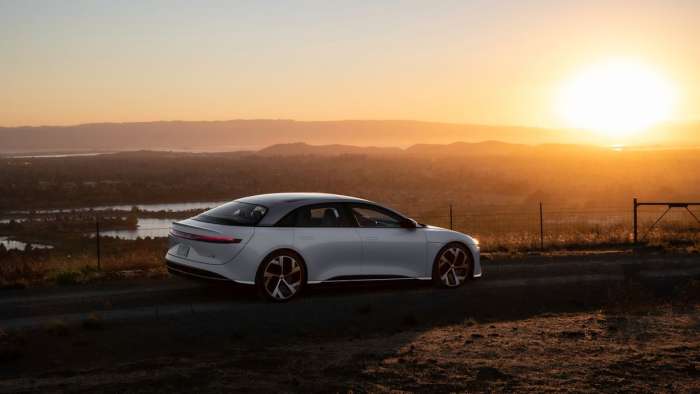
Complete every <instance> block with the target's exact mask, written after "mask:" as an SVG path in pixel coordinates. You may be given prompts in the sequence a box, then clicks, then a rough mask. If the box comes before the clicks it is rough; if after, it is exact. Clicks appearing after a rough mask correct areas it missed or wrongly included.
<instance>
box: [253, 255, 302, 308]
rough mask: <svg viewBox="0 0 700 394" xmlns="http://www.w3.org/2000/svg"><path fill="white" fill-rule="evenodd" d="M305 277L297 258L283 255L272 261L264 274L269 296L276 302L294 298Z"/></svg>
mask: <svg viewBox="0 0 700 394" xmlns="http://www.w3.org/2000/svg"><path fill="white" fill-rule="evenodd" d="M302 278H303V275H302V271H301V265H300V264H299V262H298V261H297V259H296V258H294V257H292V256H288V255H281V256H277V257H275V258H273V259H272V260H270V261H269V262H268V263H267V265H266V266H265V272H264V273H263V280H264V287H265V291H266V292H267V294H268V295H269V296H270V297H272V298H274V299H276V300H287V299H289V298H292V297H294V295H295V294H296V293H297V292H298V291H299V288H300V287H301V281H302Z"/></svg>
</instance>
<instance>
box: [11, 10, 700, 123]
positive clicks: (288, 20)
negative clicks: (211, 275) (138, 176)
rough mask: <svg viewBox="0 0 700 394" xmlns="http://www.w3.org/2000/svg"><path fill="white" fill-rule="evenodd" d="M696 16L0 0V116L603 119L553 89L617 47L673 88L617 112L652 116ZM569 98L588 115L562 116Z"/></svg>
mask: <svg viewBox="0 0 700 394" xmlns="http://www.w3.org/2000/svg"><path fill="white" fill-rule="evenodd" d="M584 3H585V5H584ZM698 21H700V2H698V1H620V2H607V1H606V2H603V1H601V2H595V1H586V2H569V1H497V2H495V1H465V0H463V1H438V2H429V1H344V2H343V1H274V2H272V1H270V2H266V1H249V2H248V1H238V2H233V1H217V2H215V1H208V2H204V1H202V2H190V1H132V2H119V4H117V2H107V1H45V2H41V1H29V0H28V1H8V0H0V54H1V55H0V56H1V58H0V125H2V126H16V125H41V124H51V125H54V124H76V123H86V122H102V121H117V122H126V121H150V120H174V119H180V120H214V119H236V118H287V119H297V120H331V119H416V120H432V121H445V122H459V123H486V124H509V125H528V126H544V127H579V126H580V127H586V126H587V125H589V124H591V125H592V126H591V127H598V126H599V125H598V123H600V122H598V123H596V122H597V121H598V120H599V119H598V117H600V115H588V113H587V112H585V111H583V110H581V109H580V108H579V107H577V106H581V105H585V104H581V102H582V100H584V101H585V100H588V101H589V102H590V101H593V102H596V101H598V100H597V96H598V95H599V94H600V93H599V92H597V91H594V92H593V93H592V94H589V96H588V97H582V95H585V94H588V93H580V92H579V91H576V90H575V88H571V89H570V90H571V91H573V92H574V93H571V94H572V95H573V96H574V97H573V99H562V98H561V97H562V95H566V94H569V93H567V92H568V91H566V89H569V88H567V86H569V87H570V86H572V84H576V83H578V82H575V81H577V79H576V78H579V79H580V78H584V77H581V75H584V76H585V75H588V74H586V73H587V72H588V71H586V70H591V69H592V68H593V69H595V67H597V66H596V65H597V64H607V63H606V62H617V61H622V62H627V63H626V64H633V65H636V66H639V67H641V68H643V70H644V71H643V72H642V74H644V73H646V74H644V75H647V74H648V75H652V77H649V78H646V77H643V78H642V82H641V84H642V85H644V86H646V85H645V84H646V83H647V81H648V84H649V85H650V86H657V85H659V84H661V85H663V87H662V88H661V90H662V91H663V92H662V93H658V92H659V89H656V90H653V89H652V90H651V92H652V93H651V94H647V93H646V91H645V90H643V89H642V90H640V91H639V92H637V93H635V95H636V96H637V97H644V96H655V97H656V96H658V95H664V94H667V93H668V96H669V97H670V98H669V99H668V100H667V101H668V102H666V101H664V102H657V101H658V99H657V98H654V99H653V100H652V101H649V102H645V103H643V104H640V105H642V106H641V107H631V108H629V111H631V112H632V113H634V112H635V111H638V112H639V111H642V109H643V108H645V107H644V105H647V106H651V107H654V108H657V107H659V106H664V108H666V107H668V108H666V109H665V110H664V111H662V112H663V113H660V114H659V116H658V118H659V119H656V118H654V119H652V120H650V122H651V121H659V120H663V121H672V122H688V121H695V120H698V119H700V72H699V71H698V70H700V45H698V38H700V23H698ZM620 59H622V60H620ZM636 66H633V67H632V68H634V67H636ZM629 69H630V68H629V67H628V68H625V67H623V68H622V69H621V70H622V73H623V74H625V73H627V70H629ZM593 73H595V71H593ZM589 74H590V72H589ZM612 75H613V78H614V75H615V74H612ZM644 78H646V79H644ZM583 80H584V81H588V79H585V78H584V79H583ZM598 80H599V82H597V83H599V84H600V83H601V82H600V78H599V79H598ZM602 80H603V81H605V77H603V79H602ZM572 81H574V82H572ZM659 81H661V82H659ZM585 83H587V82H584V84H585ZM603 84H604V82H603ZM630 84H632V85H636V84H637V80H636V79H632V80H631V82H630ZM654 84H656V85H654ZM593 85H594V87H595V83H593ZM587 86H588V85H587ZM579 90H580V89H579ZM562 92H564V93H562ZM602 95H603V96H605V94H602ZM611 97H617V96H611ZM621 97H622V99H623V100H624V99H626V96H625V95H624V94H623V95H622V96H621ZM567 100H569V101H567ZM655 100H657V101H655ZM570 102H573V103H574V104H569V103H570ZM562 103H564V104H562ZM562 105H565V106H566V105H569V108H564V110H562V109H561V108H560V107H561V106H562ZM572 106H573V109H572V108H571V107H572ZM567 110H572V111H574V112H575V113H573V115H572V114H569V115H571V116H570V118H576V116H579V117H581V116H584V117H585V116H589V117H590V116H593V117H594V118H595V119H593V120H592V121H591V122H587V119H584V120H583V121H581V120H579V121H578V122H579V123H576V121H573V123H571V122H568V121H567V118H566V116H564V115H562V111H563V112H566V111H567ZM569 112H571V111H569ZM645 112H646V111H645ZM569 120H570V119H569ZM588 120H590V119H588ZM623 120H625V119H623ZM567 122H568V123H567ZM609 124H613V125H616V123H614V122H612V121H608V122H607V123H604V124H603V126H601V127H607V126H608V125H609ZM634 126H635V127H636V125H634ZM611 127H612V126H611Z"/></svg>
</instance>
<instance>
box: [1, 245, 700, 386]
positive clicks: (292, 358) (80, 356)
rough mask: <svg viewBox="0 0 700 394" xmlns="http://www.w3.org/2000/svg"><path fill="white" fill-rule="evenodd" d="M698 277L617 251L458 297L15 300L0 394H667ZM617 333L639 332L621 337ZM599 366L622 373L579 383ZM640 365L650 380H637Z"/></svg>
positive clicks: (690, 366) (9, 312)
mask: <svg viewBox="0 0 700 394" xmlns="http://www.w3.org/2000/svg"><path fill="white" fill-rule="evenodd" d="M699 277H700V258H699V257H698V256H676V257H672V258H669V257H668V256H635V255H619V254H613V255H609V256H607V255H606V256H601V255H597V256H592V257H591V256H587V257H582V256H578V257H563V258H548V259H542V258H531V259H526V260H525V261H508V262H503V263H501V262H498V263H495V262H487V263H486V264H485V276H484V278H482V279H481V280H476V281H474V282H472V283H469V284H468V286H466V287H464V288H461V289H457V290H437V289H433V288H431V287H430V286H426V285H421V284H415V283H406V284H401V285H393V286H391V287H386V286H381V287H376V286H369V287H367V286H365V287H342V288H338V287H323V288H316V289H312V290H310V291H308V292H307V293H306V294H305V295H304V297H303V298H302V299H300V300H297V301H294V302H291V303H288V304H283V305H275V304H268V303H264V302H261V301H258V299H257V298H256V297H255V295H254V294H253V293H252V292H250V291H246V290H240V289H232V288H212V287H207V286H200V285H198V284H195V283H191V282H187V281H182V280H176V279H172V280H161V281H146V280H140V281H131V282H120V283H110V284H102V285H90V286H80V287H74V288H53V289H42V290H24V291H11V292H5V293H3V294H0V297H2V298H1V299H0V327H2V328H3V330H4V331H3V332H4V333H3V334H2V335H1V336H0V343H1V344H2V348H1V349H2V352H0V391H33V390H37V391H52V390H54V391H63V390H73V391H91V390H99V391H119V392H121V391H137V392H139V391H143V392H152V391H193V390H196V391H221V390H227V389H229V390H237V391H260V390H263V391H280V390H281V391H331V392H337V391H342V392H345V391H347V390H354V391H386V390H390V389H406V390H409V391H463V390H494V389H495V390H499V389H500V390H512V389H529V390H531V389H542V390H545V389H555V390H564V389H566V387H562V386H557V385H556V384H560V383H562V382H567V381H570V385H571V389H572V390H586V389H606V388H609V389H611V390H613V391H614V390H615V389H617V388H619V386H618V385H614V384H613V385H611V386H608V387H606V386H605V384H607V383H605V382H613V381H614V380H615V379H618V378H619V376H618V375H620V374H621V375H620V376H622V375H624V376H623V378H622V379H623V380H624V382H623V383H622V384H627V385H629V386H628V388H629V389H632V390H637V389H652V388H653V389H656V388H661V389H663V390H670V389H671V388H674V386H671V387H670V388H669V387H666V386H665V384H667V383H665V382H666V380H665V378H669V379H670V378H671V377H673V379H674V380H673V381H674V382H676V383H675V384H679V385H678V386H676V387H675V388H676V389H680V390H683V389H688V388H692V387H695V386H693V385H692V384H691V383H688V382H692V381H693V379H694V378H697V376H696V375H695V374H697V371H698V368H699V366H698V363H700V358H699V356H698V355H699V354H700V344H699V340H698V337H699V336H698V335H697V330H698V327H700V325H699V324H697V322H698V313H697V309H696V307H695V303H694V302H695V301H693V300H694V299H692V298H689V299H688V300H685V299H684V300H683V301H682V303H681V306H682V307H683V308H682V309H683V312H682V313H679V312H678V307H677V306H676V307H674V308H673V311H675V312H673V311H670V309H669V308H670V307H667V306H666V305H667V304H666V303H667V302H668V301H669V300H675V301H674V302H676V303H677V301H678V297H679V295H678V294H680V293H679V289H683V288H684V287H683V286H685V284H686V283H687V282H688V280H689V279H692V278H699ZM683 294H685V293H683ZM660 303H661V304H660ZM620 305H623V306H629V305H637V307H636V308H638V306H639V305H644V306H643V307H642V309H641V311H642V312H641V315H640V314H639V313H640V312H639V310H636V311H635V312H634V313H633V314H632V316H641V317H640V318H636V317H629V316H630V315H629V314H630V313H632V312H629V311H627V310H622V311H621V312H619V313H617V312H610V311H608V312H600V311H599V310H600V308H607V309H610V308H611V307H615V308H618V307H619V306H620ZM601 313H602V315H601ZM611 319H612V320H611ZM640 319H641V320H640ZM611 321H614V322H615V323H610V322H611ZM621 321H624V322H628V321H632V322H633V323H629V324H628V323H624V328H623V329H621V330H622V331H624V330H628V329H629V327H633V328H634V329H633V331H635V330H636V331H635V332H634V333H626V334H624V335H623V337H619V335H618V334H619V332H621V331H619V330H618V332H616V333H614V332H613V331H615V329H611V328H610V327H613V326H615V325H618V326H619V325H621V324H622V323H619V322H621ZM639 327H641V328H639ZM611 330H612V331H611ZM664 330H665V331H666V332H668V333H670V334H669V335H662V334H661V333H662V332H664ZM637 331H639V332H637ZM621 338H622V339H621ZM638 347H639V349H636V348H638ZM645 347H646V350H644V348H645ZM659 347H663V349H665V350H663V351H659V350H658V349H659ZM631 348H635V349H636V350H634V351H632V350H630V349H631ZM640 349H641V350H640ZM653 349H656V350H653ZM669 349H670V350H669ZM674 349H675V350H674ZM610 352H622V353H620V354H627V353H629V354H627V356H624V357H623V358H622V359H620V358H614V360H613V358H604V357H603V356H604V355H605V354H608V353H610ZM630 352H631V353H630ZM650 352H651V353H653V354H657V356H655V357H656V358H654V359H653V360H651V359H646V358H645V357H647V355H648V354H651V353H650ZM584 354H588V356H586V361H584V360H578V359H567V357H580V356H581V355H584ZM536 355H539V356H536ZM628 356H629V357H632V361H630V360H629V358H628ZM634 357H637V358H634ZM638 357H641V358H640V359H638ZM596 360H597V361H596ZM596 362H597V363H598V365H604V364H606V363H608V362H617V363H623V364H621V366H620V365H618V366H617V367H616V368H619V369H620V370H625V371H627V369H626V368H627V367H625V366H626V365H628V364H629V365H628V367H629V368H628V369H629V371H627V372H624V373H623V372H619V371H618V372H619V373H618V375H614V376H613V377H611V376H608V375H605V376H607V377H605V379H603V378H600V379H598V378H595V379H593V378H592V375H590V374H592V372H591V371H588V372H587V373H589V375H586V376H582V375H581V373H582V372H580V371H579V372H576V368H575V367H576V366H578V367H579V368H584V369H585V368H593V367H592V366H593V365H594V364H595V363H596ZM547 363H553V364H549V365H547ZM624 363H628V364H624ZM640 363H641V364H640ZM657 363H661V364H659V365H665V366H666V367H668V368H667V369H668V370H665V369H664V368H666V367H658V365H657ZM640 365H641V366H642V367H644V368H651V369H652V370H653V372H654V373H655V374H656V375H657V376H659V377H657V378H654V379H646V380H643V381H635V380H634V379H633V376H632V375H630V374H633V373H635V372H634V371H633V370H634V369H635V368H637V369H638V368H640ZM596 368H600V367H599V366H598V367H596ZM535 369H536V371H534V370H535ZM669 374H671V375H669ZM595 375H596V376H598V375H600V373H596V374H595ZM601 376H602V375H601ZM601 379H602V380H601ZM606 379H607V380H606ZM618 380H619V379H618ZM669 381H670V380H669ZM625 382H626V383H625ZM640 382H641V383H640ZM604 383H605V384H604ZM553 384H555V385H554V386H552V385H553ZM655 391H656V390H655Z"/></svg>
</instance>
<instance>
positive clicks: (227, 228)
mask: <svg viewBox="0 0 700 394" xmlns="http://www.w3.org/2000/svg"><path fill="white" fill-rule="evenodd" d="M169 238H170V247H169V249H168V252H167V254H166V256H165V259H166V263H167V267H168V270H169V271H170V272H171V273H173V274H179V275H185V276H190V277H195V278H200V279H211V280H219V281H232V282H236V283H240V284H246V285H254V286H256V287H257V288H258V290H259V292H260V294H261V295H262V296H264V297H265V298H267V299H269V300H272V301H287V300H290V299H292V298H293V297H294V296H296V295H297V294H299V292H300V291H301V290H302V289H303V288H304V287H305V286H307V285H313V284H318V283H328V282H349V281H389V280H405V279H418V280H432V281H433V282H434V283H435V284H436V285H437V286H441V287H458V286H461V285H462V284H464V283H465V281H467V280H468V279H470V278H474V277H480V276H481V265H480V264H479V243H478V241H477V240H475V239H474V238H472V237H470V236H468V235H465V234H462V233H459V232H456V231H451V230H446V229H443V228H439V227H434V226H428V225H424V224H419V223H417V222H416V221H414V220H412V219H410V218H408V217H406V216H404V215H402V214H400V213H399V212H396V211H394V210H392V209H389V208H386V207H383V206H380V205H378V204H376V203H373V202H371V201H367V200H363V199H360V198H355V197H348V196H340V195H335V194H322V193H274V194H262V195H257V196H251V197H244V198H240V199H238V200H235V201H232V202H229V203H226V204H224V205H221V206H219V207H217V208H214V209H211V210H209V211H206V212H204V213H202V214H200V215H197V216H195V217H192V218H190V219H186V220H183V221H179V222H175V223H173V225H172V228H171V230H170V237H169Z"/></svg>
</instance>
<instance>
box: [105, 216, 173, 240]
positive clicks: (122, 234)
mask: <svg viewBox="0 0 700 394" xmlns="http://www.w3.org/2000/svg"><path fill="white" fill-rule="evenodd" d="M172 223H173V220H172V219H144V218H142V219H139V221H138V228H137V229H136V230H108V231H101V232H100V235H101V236H103V237H116V238H121V239H129V240H134V239H138V238H146V237H151V238H161V237H167V236H168V232H169V231H170V226H171V225H172Z"/></svg>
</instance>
